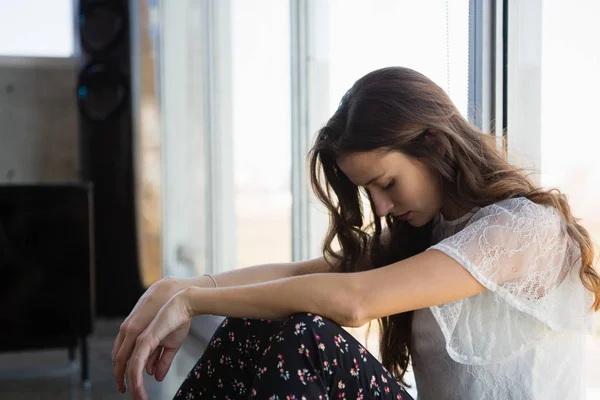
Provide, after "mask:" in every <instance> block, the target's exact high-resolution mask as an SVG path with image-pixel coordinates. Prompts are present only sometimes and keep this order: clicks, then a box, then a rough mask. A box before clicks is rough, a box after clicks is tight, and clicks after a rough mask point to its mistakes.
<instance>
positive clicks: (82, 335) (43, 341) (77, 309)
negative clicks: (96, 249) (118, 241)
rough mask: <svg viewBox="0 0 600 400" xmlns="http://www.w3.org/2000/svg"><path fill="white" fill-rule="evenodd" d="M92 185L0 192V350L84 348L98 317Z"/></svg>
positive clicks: (84, 364)
mask: <svg viewBox="0 0 600 400" xmlns="http://www.w3.org/2000/svg"><path fill="white" fill-rule="evenodd" d="M92 202H93V196H92V187H91V185H88V184H82V183H73V184H44V185H38V184H36V185H2V186H0V351H22V350H35V349H44V348H57V347H65V348H68V349H69V355H70V357H71V358H72V357H74V351H75V348H76V346H77V345H79V346H80V350H81V355H82V357H81V367H82V378H83V379H84V380H87V374H88V372H87V371H88V366H87V363H88V357H87V337H88V336H89V335H90V333H91V332H92V324H93V316H94V308H95V307H94V262H93V260H94V257H93V245H92V243H93V240H92V239H93V218H92V209H93V207H92Z"/></svg>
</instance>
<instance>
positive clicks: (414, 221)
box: [407, 216, 433, 228]
mask: <svg viewBox="0 0 600 400" xmlns="http://www.w3.org/2000/svg"><path fill="white" fill-rule="evenodd" d="M432 219H433V217H431V218H419V216H416V217H415V218H411V219H409V220H408V221H407V222H408V223H409V224H410V225H411V226H414V227H415V228H421V227H423V226H425V225H427V224H428V223H429V221H431V220H432Z"/></svg>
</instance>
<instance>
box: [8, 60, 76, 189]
mask: <svg viewBox="0 0 600 400" xmlns="http://www.w3.org/2000/svg"><path fill="white" fill-rule="evenodd" d="M75 85H76V75H75V63H74V61H73V59H72V58H35V57H33V58H30V57H6V56H4V57H0V182H1V183H6V182H13V183H33V182H61V181H62V182H64V181H75V180H77V177H78V166H79V154H78V147H79V145H78V140H77V110H76V107H77V104H76V97H75Z"/></svg>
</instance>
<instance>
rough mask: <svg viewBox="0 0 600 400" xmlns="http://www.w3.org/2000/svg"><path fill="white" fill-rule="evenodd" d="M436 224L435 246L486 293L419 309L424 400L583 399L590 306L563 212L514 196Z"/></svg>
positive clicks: (415, 331)
mask: <svg viewBox="0 0 600 400" xmlns="http://www.w3.org/2000/svg"><path fill="white" fill-rule="evenodd" d="M434 222H435V225H434V230H433V239H434V242H433V243H434V246H432V248H433V249H437V250H440V251H443V252H444V253H446V254H447V255H449V256H450V257H452V258H454V259H455V260H456V261H458V262H459V263H460V264H461V265H463V266H464V267H465V268H466V269H467V270H468V271H469V272H470V273H471V274H472V275H473V276H474V277H475V278H476V279H477V280H478V281H479V282H481V284H482V285H484V286H485V287H486V288H487V289H488V290H485V291H483V292H481V293H480V294H477V295H475V296H471V297H468V298H466V299H462V300H458V301H455V302H452V303H447V304H443V305H440V306H435V307H430V308H427V309H422V310H417V311H415V313H414V318H413V328H412V336H413V337H412V343H413V345H412V347H413V348H412V363H413V371H414V374H415V380H416V383H417V392H418V399H419V400H430V399H434V400H442V399H444V400H445V399H461V400H464V399H477V400H479V399H494V400H495V399H498V400H500V399H502V400H506V399H510V400H516V399H528V400H530V399H540V400H541V399H543V400H552V399H561V400H562V399H583V398H585V390H586V389H585V382H584V378H585V373H584V371H583V367H584V343H585V336H584V335H585V334H586V333H589V332H591V330H592V323H593V320H592V315H593V314H592V312H591V305H592V300H593V299H592V295H591V293H590V292H589V291H588V290H587V289H585V287H584V286H583V284H582V283H581V280H580V278H579V270H580V266H581V263H580V260H579V255H580V252H579V246H578V245H577V244H576V242H574V241H573V240H572V239H571V238H570V237H569V236H568V235H567V234H566V230H565V225H564V222H563V219H562V218H561V216H560V214H559V213H558V212H557V210H555V209H554V208H551V207H544V206H540V205H537V204H535V203H533V202H531V201H529V200H527V199H526V198H517V199H511V200H506V201H502V202H500V203H497V204H494V205H491V206H488V207H485V208H481V209H474V210H473V211H472V212H471V213H469V214H467V215H465V216H464V217H462V218H460V219H459V220H455V221H445V220H444V218H443V217H442V216H441V214H439V215H438V216H437V217H436V221H434Z"/></svg>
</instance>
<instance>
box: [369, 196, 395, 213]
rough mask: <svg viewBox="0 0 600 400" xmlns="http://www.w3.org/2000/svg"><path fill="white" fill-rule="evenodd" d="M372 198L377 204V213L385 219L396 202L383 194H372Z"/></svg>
mask: <svg viewBox="0 0 600 400" xmlns="http://www.w3.org/2000/svg"><path fill="white" fill-rule="evenodd" d="M371 198H372V199H373V203H374V204H375V212H376V213H377V215H378V216H379V217H385V216H386V215H388V214H389V213H390V211H392V208H394V202H393V201H392V199H390V198H389V197H388V196H387V195H385V194H383V193H371Z"/></svg>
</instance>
